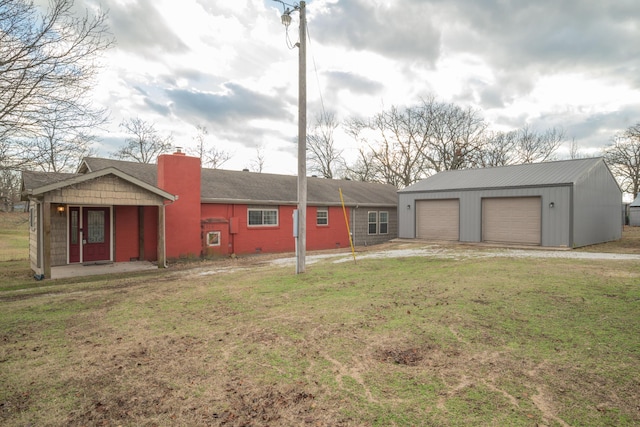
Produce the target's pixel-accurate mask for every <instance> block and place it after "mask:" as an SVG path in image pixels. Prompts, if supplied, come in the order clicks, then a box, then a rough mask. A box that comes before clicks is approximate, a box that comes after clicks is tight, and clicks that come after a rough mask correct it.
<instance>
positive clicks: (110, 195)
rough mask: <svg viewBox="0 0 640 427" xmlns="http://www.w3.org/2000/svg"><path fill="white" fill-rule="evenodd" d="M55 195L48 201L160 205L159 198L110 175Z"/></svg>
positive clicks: (86, 203) (61, 190) (160, 199)
mask: <svg viewBox="0 0 640 427" xmlns="http://www.w3.org/2000/svg"><path fill="white" fill-rule="evenodd" d="M56 193H57V195H56V194H52V195H51V200H49V201H51V202H53V203H62V202H64V203H70V204H73V203H82V204H85V205H103V204H105V202H106V201H108V203H109V204H112V205H127V206H135V205H141V204H153V205H159V204H162V198H161V197H159V196H157V195H154V194H150V193H149V192H148V191H145V190H144V189H142V188H140V187H138V186H136V185H133V184H131V183H130V182H127V181H125V180H123V179H120V178H118V177H117V176H112V175H107V176H102V177H99V178H96V179H94V180H91V181H88V182H83V183H80V184H77V185H75V186H73V187H67V188H61V189H59V190H57V191H56Z"/></svg>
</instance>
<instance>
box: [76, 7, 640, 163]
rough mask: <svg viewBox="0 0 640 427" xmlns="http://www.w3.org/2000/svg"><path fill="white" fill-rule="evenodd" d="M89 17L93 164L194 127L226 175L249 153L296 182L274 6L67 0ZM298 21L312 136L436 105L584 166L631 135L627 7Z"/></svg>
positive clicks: (187, 142)
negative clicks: (321, 121)
mask: <svg viewBox="0 0 640 427" xmlns="http://www.w3.org/2000/svg"><path fill="white" fill-rule="evenodd" d="M98 5H99V6H101V7H102V8H103V9H106V10H108V11H109V25H110V28H111V31H112V32H113V35H114V37H115V39H116V43H117V44H116V47H115V48H114V49H112V50H111V51H109V52H108V54H107V55H106V56H105V58H104V63H105V67H104V70H103V72H102V74H101V77H100V81H99V82H97V85H96V91H95V98H96V102H97V103H99V104H100V105H102V106H106V107H108V108H110V110H111V124H110V126H109V127H108V129H105V130H104V131H101V132H100V136H101V144H100V145H99V146H98V147H96V148H97V149H98V150H99V154H100V155H102V156H108V155H109V153H111V152H113V151H116V150H117V148H118V147H119V146H120V145H122V144H123V142H124V137H125V136H124V135H123V134H122V133H121V132H120V129H119V127H118V125H119V123H120V122H121V121H122V120H123V119H128V118H133V117H140V118H142V119H144V120H147V121H149V122H152V123H155V124H156V128H158V130H160V131H162V132H164V133H172V134H173V136H174V140H175V144H176V145H177V146H182V147H185V148H188V147H190V146H193V145H194V142H193V137H194V136H195V134H196V131H195V126H196V125H203V126H206V127H207V128H208V130H209V143H211V144H217V147H218V148H219V149H222V150H225V151H228V152H229V153H230V154H231V155H232V159H231V160H230V161H228V162H227V163H225V164H224V165H223V168H225V169H242V168H244V167H251V163H252V161H254V160H255V159H256V150H257V149H258V148H259V147H261V148H262V150H263V151H264V155H265V166H264V169H263V171H264V172H273V173H285V174H292V175H295V174H296V173H297V160H296V146H295V141H296V135H297V99H298V95H297V82H298V49H297V48H293V49H289V48H288V42H287V38H286V31H285V27H284V26H283V25H282V24H281V22H280V15H281V14H282V5H281V4H280V3H277V2H275V1H273V0H226V1H222V0H180V1H177V0H76V6H77V7H78V8H89V9H92V8H95V7H97V6H98ZM306 11H307V21H308V30H309V39H310V40H309V41H308V55H307V68H308V73H307V81H308V117H309V121H310V122H311V121H312V120H313V118H314V117H316V115H317V114H319V113H320V112H321V111H322V105H324V108H325V110H326V111H330V112H334V113H335V114H336V117H337V118H338V119H339V120H343V119H346V118H348V117H350V116H365V117H366V116H371V115H372V114H375V113H376V112H379V111H382V110H383V109H388V108H389V107H390V106H393V105H395V106H408V105H415V104H417V103H419V102H420V100H421V99H423V98H427V97H429V96H434V97H436V99H437V100H439V101H444V102H452V103H455V104H457V105H460V106H463V107H467V106H471V107H473V108H476V109H478V110H480V111H481V112H482V115H483V116H484V117H485V118H486V120H487V121H488V123H489V124H490V126H491V128H493V129H495V130H510V129H515V128H519V127H522V126H524V125H529V126H530V127H531V128H532V129H534V130H540V131H543V130H545V129H548V128H551V127H558V128H562V129H563V130H564V131H565V133H566V135H567V137H568V139H569V140H571V139H574V138H575V140H576V142H577V143H578V145H579V147H580V148H581V150H583V151H584V152H585V153H588V154H595V155H597V154H598V150H599V149H600V148H601V147H603V146H604V145H606V144H608V143H609V142H610V140H611V137H612V136H613V135H614V134H615V133H616V132H620V131H622V130H624V129H626V128H627V127H629V126H630V125H632V124H634V123H637V122H640V1H638V0H607V1H603V0H535V1H527V0H520V1H518V0H493V1H491V0H446V1H445V0H434V1H423V0H396V1H394V0H348V1H347V0H310V1H308V2H307V8H306ZM298 18H299V16H298V14H297V13H295V14H293V22H292V24H291V26H290V28H289V34H288V35H289V38H290V40H291V42H293V43H295V42H296V41H297V39H298V24H299V21H298ZM337 137H338V138H339V144H340V146H341V147H343V148H344V149H345V155H346V156H347V157H350V156H351V157H352V156H353V155H354V154H355V151H356V149H357V147H356V146H354V143H353V142H352V141H351V140H350V139H349V138H348V137H346V136H344V135H342V134H338V135H337ZM566 152H568V146H567V147H565V150H564V153H565V155H566ZM562 155H563V153H562V152H561V153H560V156H562Z"/></svg>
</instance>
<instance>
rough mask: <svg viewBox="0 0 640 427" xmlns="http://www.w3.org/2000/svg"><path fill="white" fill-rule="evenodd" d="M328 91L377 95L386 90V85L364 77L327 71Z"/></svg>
mask: <svg viewBox="0 0 640 427" xmlns="http://www.w3.org/2000/svg"><path fill="white" fill-rule="evenodd" d="M325 74H326V76H327V91H328V92H338V91H340V90H346V91H349V92H351V93H354V94H368V95H376V94H379V93H381V92H382V91H383V90H384V85H383V84H382V83H380V82H377V81H374V80H371V79H369V78H367V77H365V76H363V75H360V74H357V73H353V72H347V71H327V72H326V73H325Z"/></svg>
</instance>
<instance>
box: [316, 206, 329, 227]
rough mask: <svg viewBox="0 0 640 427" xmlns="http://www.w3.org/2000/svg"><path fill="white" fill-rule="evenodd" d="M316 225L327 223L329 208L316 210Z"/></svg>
mask: <svg viewBox="0 0 640 427" xmlns="http://www.w3.org/2000/svg"><path fill="white" fill-rule="evenodd" d="M316 225H329V208H318V209H317V210H316Z"/></svg>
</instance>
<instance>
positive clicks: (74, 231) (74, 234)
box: [71, 209, 79, 245]
mask: <svg viewBox="0 0 640 427" xmlns="http://www.w3.org/2000/svg"><path fill="white" fill-rule="evenodd" d="M78 214H79V212H78V211H77V210H76V209H74V210H72V211H71V244H72V245H77V244H78V228H79V225H78Z"/></svg>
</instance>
